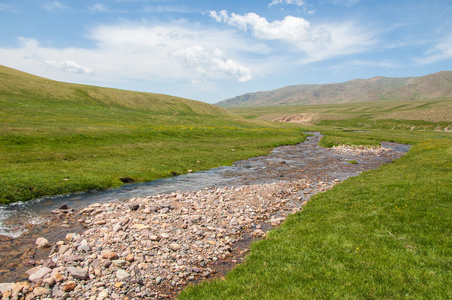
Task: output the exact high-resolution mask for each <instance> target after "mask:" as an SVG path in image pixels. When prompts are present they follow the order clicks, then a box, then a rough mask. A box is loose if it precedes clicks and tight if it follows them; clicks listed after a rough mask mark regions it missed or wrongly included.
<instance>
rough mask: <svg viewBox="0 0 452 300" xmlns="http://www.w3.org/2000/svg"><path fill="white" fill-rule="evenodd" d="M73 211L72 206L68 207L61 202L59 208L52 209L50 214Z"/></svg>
mask: <svg viewBox="0 0 452 300" xmlns="http://www.w3.org/2000/svg"><path fill="white" fill-rule="evenodd" d="M73 211H74V209H73V208H70V207H69V206H68V205H67V204H63V205H62V206H60V208H57V209H55V210H52V214H69V213H71V212H73Z"/></svg>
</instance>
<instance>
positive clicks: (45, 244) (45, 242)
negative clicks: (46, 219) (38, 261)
mask: <svg viewBox="0 0 452 300" xmlns="http://www.w3.org/2000/svg"><path fill="white" fill-rule="evenodd" d="M36 246H38V248H46V247H50V244H49V241H48V240H47V239H46V238H43V237H40V238H37V239H36Z"/></svg>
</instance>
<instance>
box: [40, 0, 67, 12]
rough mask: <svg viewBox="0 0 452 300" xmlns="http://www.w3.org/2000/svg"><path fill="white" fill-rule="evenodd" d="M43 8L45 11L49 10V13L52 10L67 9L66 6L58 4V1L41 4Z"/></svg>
mask: <svg viewBox="0 0 452 300" xmlns="http://www.w3.org/2000/svg"><path fill="white" fill-rule="evenodd" d="M43 7H44V8H45V9H46V10H49V11H51V10H54V9H59V10H61V9H66V8H68V7H67V6H65V5H63V4H62V3H61V2H59V1H56V0H55V1H52V2H46V3H44V4H43Z"/></svg>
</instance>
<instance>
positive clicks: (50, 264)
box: [42, 259, 57, 269]
mask: <svg viewBox="0 0 452 300" xmlns="http://www.w3.org/2000/svg"><path fill="white" fill-rule="evenodd" d="M42 266H43V267H47V268H51V269H53V268H56V267H57V264H56V263H55V262H54V261H53V260H51V259H48V260H46V261H45V263H44V264H43V265H42Z"/></svg>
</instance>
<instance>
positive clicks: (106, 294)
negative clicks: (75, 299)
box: [97, 291, 108, 300]
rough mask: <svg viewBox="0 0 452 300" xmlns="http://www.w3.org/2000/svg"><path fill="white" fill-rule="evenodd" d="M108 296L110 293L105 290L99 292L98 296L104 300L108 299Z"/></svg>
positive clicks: (100, 299)
mask: <svg viewBox="0 0 452 300" xmlns="http://www.w3.org/2000/svg"><path fill="white" fill-rule="evenodd" d="M107 298H108V293H107V292H105V291H102V292H100V293H99V295H98V296H97V300H103V299H107Z"/></svg>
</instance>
